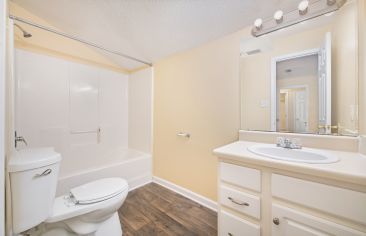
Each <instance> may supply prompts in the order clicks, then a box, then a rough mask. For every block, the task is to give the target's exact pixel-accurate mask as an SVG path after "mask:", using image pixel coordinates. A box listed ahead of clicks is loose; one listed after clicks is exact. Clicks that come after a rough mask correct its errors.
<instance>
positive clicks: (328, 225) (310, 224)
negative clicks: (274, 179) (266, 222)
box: [272, 204, 366, 236]
mask: <svg viewBox="0 0 366 236" xmlns="http://www.w3.org/2000/svg"><path fill="white" fill-rule="evenodd" d="M272 217H273V218H274V219H276V220H278V221H277V222H276V224H272V236H294V235H297V236H300V235H301V236H302V235H304V236H305V235H306V236H308V235H309V236H310V235H334V236H366V233H364V232H360V231H357V230H354V229H351V228H349V227H346V226H343V225H340V224H337V223H334V222H331V221H327V220H324V219H321V218H318V217H315V216H312V215H309V214H306V213H304V212H301V211H297V210H294V209H290V208H287V207H283V206H280V205H276V204H274V205H273V206H272Z"/></svg>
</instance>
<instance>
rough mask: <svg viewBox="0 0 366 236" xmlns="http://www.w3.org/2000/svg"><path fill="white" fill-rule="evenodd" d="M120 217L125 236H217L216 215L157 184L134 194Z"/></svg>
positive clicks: (125, 203)
mask: <svg viewBox="0 0 366 236" xmlns="http://www.w3.org/2000/svg"><path fill="white" fill-rule="evenodd" d="M118 214H119V217H120V220H121V224H122V229H123V235H124V236H140V235H147V236H154V235H159V236H160V235H161V236H166V235H184V236H189V235H210V236H215V235H217V214H216V212H214V211H212V210H210V209H208V208H206V207H203V206H201V205H199V204H198V203H196V202H193V201H191V200H189V199H188V198H185V197H183V196H181V195H179V194H177V193H175V192H173V191H171V190H169V189H166V188H164V187H162V186H160V185H158V184H155V183H151V184H148V185H145V186H143V187H141V188H138V189H136V190H133V191H131V192H130V193H129V194H128V196H127V198H126V201H125V202H124V204H123V205H122V207H121V208H120V209H119V211H118Z"/></svg>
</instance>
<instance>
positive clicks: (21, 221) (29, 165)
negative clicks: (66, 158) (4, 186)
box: [8, 148, 61, 234]
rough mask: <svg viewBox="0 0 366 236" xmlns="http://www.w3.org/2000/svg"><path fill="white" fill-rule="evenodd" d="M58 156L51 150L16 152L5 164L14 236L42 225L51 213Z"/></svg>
mask: <svg viewBox="0 0 366 236" xmlns="http://www.w3.org/2000/svg"><path fill="white" fill-rule="evenodd" d="M60 161H61V155H60V154H59V153H57V152H55V151H54V149H53V148H34V149H23V150H19V151H16V152H15V153H14V155H12V156H11V158H10V160H9V163H8V172H9V176H10V191H11V206H12V217H13V222H12V224H13V231H14V233H16V234H17V233H21V232H23V231H25V230H28V229H30V228H33V227H34V226H36V225H38V224H40V223H42V222H43V221H45V220H46V219H47V218H48V217H49V216H50V215H51V213H52V209H53V201H54V199H55V195H56V187H57V179H58V172H59V166H60Z"/></svg>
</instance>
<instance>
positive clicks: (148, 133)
mask: <svg viewBox="0 0 366 236" xmlns="http://www.w3.org/2000/svg"><path fill="white" fill-rule="evenodd" d="M153 76H154V75H153V68H151V67H149V68H146V69H143V70H139V71H137V72H135V73H132V74H131V75H130V79H129V82H128V95H129V96H128V128H129V129H128V145H129V147H130V148H132V149H136V150H140V151H143V152H146V153H152V117H153V114H152V112H153V100H152V98H153Z"/></svg>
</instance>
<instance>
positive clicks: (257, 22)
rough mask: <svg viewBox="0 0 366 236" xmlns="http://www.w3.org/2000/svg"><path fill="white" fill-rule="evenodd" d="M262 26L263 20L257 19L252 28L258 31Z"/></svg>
mask: <svg viewBox="0 0 366 236" xmlns="http://www.w3.org/2000/svg"><path fill="white" fill-rule="evenodd" d="M262 24H263V20H262V19H261V18H258V19H256V20H255V21H254V26H255V28H257V29H258V30H259V29H260V28H262Z"/></svg>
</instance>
